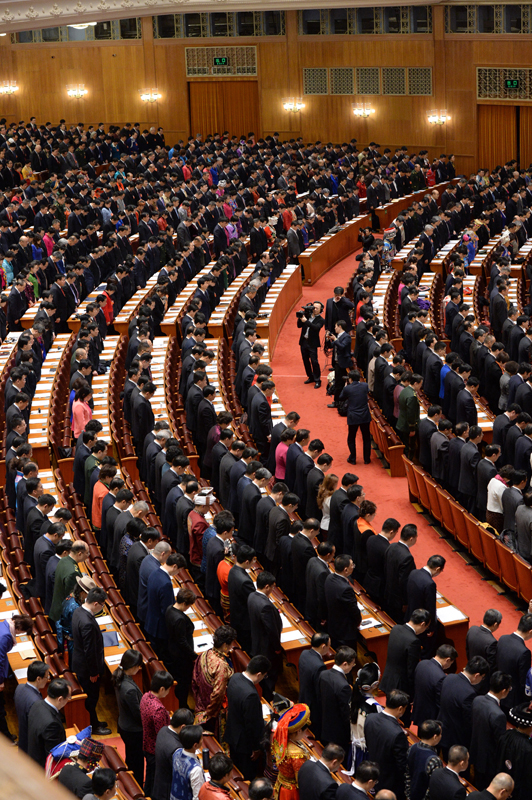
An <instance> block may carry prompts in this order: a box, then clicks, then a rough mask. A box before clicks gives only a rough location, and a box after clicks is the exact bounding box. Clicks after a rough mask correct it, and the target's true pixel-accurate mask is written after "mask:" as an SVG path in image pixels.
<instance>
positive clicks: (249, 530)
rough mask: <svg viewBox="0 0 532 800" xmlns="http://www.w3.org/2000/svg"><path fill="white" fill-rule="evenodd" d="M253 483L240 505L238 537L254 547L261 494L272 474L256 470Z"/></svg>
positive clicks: (246, 489)
mask: <svg viewBox="0 0 532 800" xmlns="http://www.w3.org/2000/svg"><path fill="white" fill-rule="evenodd" d="M252 477H253V480H252V481H251V483H248V485H247V486H246V487H245V488H244V490H243V492H242V502H241V504H240V514H239V524H238V537H239V539H241V540H242V541H245V542H246V544H249V545H253V540H254V535H255V532H256V525H257V506H258V504H259V502H260V499H261V492H262V491H264V490H265V489H266V486H267V485H268V483H269V482H270V479H271V477H272V474H271V472H269V470H267V469H265V468H264V467H260V468H259V469H257V470H256V472H255V474H254V476H252Z"/></svg>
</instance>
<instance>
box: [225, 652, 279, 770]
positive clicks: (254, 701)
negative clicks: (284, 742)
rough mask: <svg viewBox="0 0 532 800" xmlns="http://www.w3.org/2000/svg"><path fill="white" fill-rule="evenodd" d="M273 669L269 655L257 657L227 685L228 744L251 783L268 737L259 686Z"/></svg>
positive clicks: (233, 756) (234, 759)
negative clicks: (266, 735)
mask: <svg viewBox="0 0 532 800" xmlns="http://www.w3.org/2000/svg"><path fill="white" fill-rule="evenodd" d="M270 666H271V664H270V661H269V660H268V659H267V658H266V656H254V657H253V658H252V659H251V661H250V662H249V663H248V665H247V667H246V669H245V670H244V672H237V673H235V674H234V675H233V676H232V678H231V679H230V681H229V683H228V685H227V727H226V730H225V741H226V742H227V744H228V745H229V750H230V753H231V758H232V759H233V761H234V763H235V766H236V767H237V768H238V769H239V770H240V772H241V773H242V775H243V776H244V780H248V781H249V780H252V779H253V778H254V777H255V776H256V775H257V772H258V769H259V766H260V764H259V759H260V757H261V746H262V745H261V742H262V738H263V735H264V718H263V716H262V706H261V702H260V697H259V694H258V692H257V689H256V685H257V684H258V683H260V682H261V681H262V680H263V679H264V678H265V677H266V675H267V674H268V670H269V669H270Z"/></svg>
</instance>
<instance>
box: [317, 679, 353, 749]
mask: <svg viewBox="0 0 532 800" xmlns="http://www.w3.org/2000/svg"><path fill="white" fill-rule="evenodd" d="M319 690H320V697H321V741H322V742H323V744H328V743H329V742H333V743H334V744H339V745H340V747H343V749H344V750H345V752H346V754H347V753H348V752H349V745H350V740H351V726H350V708H351V693H352V689H351V686H350V685H349V682H348V680H347V677H346V676H345V675H344V674H343V672H340V671H339V670H337V669H327V670H324V671H323V672H322V673H321V675H320V683H319Z"/></svg>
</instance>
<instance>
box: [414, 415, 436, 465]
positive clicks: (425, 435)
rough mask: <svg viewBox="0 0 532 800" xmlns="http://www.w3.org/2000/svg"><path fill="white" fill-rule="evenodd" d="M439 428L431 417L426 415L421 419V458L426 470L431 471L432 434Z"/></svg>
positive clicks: (419, 429) (419, 434)
mask: <svg viewBox="0 0 532 800" xmlns="http://www.w3.org/2000/svg"><path fill="white" fill-rule="evenodd" d="M437 430H438V426H437V425H436V423H435V422H433V421H432V420H431V419H430V418H429V417H425V418H424V419H422V420H420V421H419V425H418V436H419V460H420V461H421V466H422V467H423V469H424V470H425V471H426V472H430V468H431V454H430V440H431V437H432V434H433V433H436V431H437Z"/></svg>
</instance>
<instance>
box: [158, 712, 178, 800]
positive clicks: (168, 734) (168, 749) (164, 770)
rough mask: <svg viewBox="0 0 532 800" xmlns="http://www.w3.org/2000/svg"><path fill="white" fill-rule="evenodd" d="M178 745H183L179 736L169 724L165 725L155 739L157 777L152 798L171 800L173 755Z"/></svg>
mask: <svg viewBox="0 0 532 800" xmlns="http://www.w3.org/2000/svg"><path fill="white" fill-rule="evenodd" d="M178 747H182V744H181V740H180V739H179V736H178V735H177V733H174V731H173V730H171V729H170V727H169V726H168V725H165V726H164V728H161V730H160V731H159V733H158V734H157V739H156V741H155V778H154V781H153V789H152V800H170V791H171V789H172V772H173V768H172V757H173V755H174V753H175V751H176V750H177V749H178Z"/></svg>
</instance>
